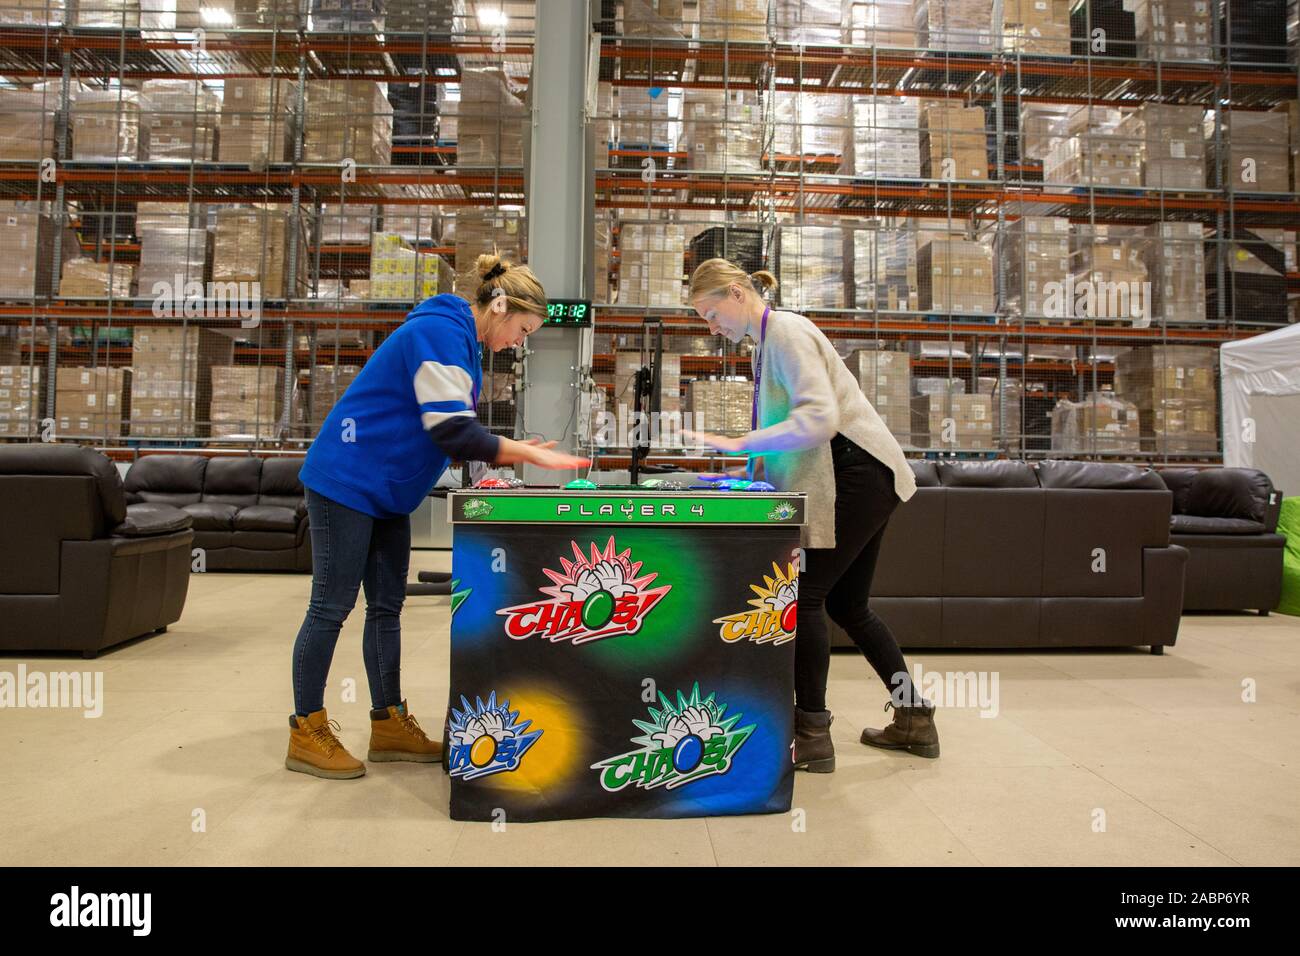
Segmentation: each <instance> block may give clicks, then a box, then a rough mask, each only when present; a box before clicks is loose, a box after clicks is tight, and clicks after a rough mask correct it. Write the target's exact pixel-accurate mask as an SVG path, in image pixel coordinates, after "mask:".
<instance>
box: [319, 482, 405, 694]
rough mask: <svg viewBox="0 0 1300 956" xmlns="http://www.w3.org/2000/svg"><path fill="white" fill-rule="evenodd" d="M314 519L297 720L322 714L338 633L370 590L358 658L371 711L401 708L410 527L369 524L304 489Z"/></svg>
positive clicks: (400, 521)
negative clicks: (366, 682)
mask: <svg viewBox="0 0 1300 956" xmlns="http://www.w3.org/2000/svg"><path fill="white" fill-rule="evenodd" d="M307 514H308V516H309V517H310V519H311V551H312V553H311V566H312V571H311V603H310V604H308V605H307V617H306V618H305V619H304V620H303V622H302V627H301V628H300V629H299V631H298V639H297V640H296V641H295V642H294V645H293V703H294V708H295V710H296V711H297V713H298V716H300V717H306V716H307V715H309V714H314V713H315V712H316V711H318V710H320V709H321V708H323V707H324V706H325V682H326V680H327V679H328V678H329V670H330V661H331V660H333V658H334V645H335V644H337V643H338V639H339V629H340V628H341V627H342V626H343V622H344V621H345V620H346V619H347V616H348V614H349V613H350V612H351V611H352V608H353V607H354V606H355V605H356V603H357V589H358V588H359V587H361V586H362V585H364V586H365V589H366V627H365V631H364V632H363V636H362V639H361V655H362V657H363V658H364V659H365V662H366V678H367V679H368V680H369V682H370V703H371V706H372V707H373V708H375V709H376V710H382V709H384V708H386V707H388V706H390V705H393V704H400V703H401V702H402V687H401V679H400V673H401V664H402V624H401V618H402V604H403V603H404V602H405V601H406V572H407V568H408V567H409V565H410V559H411V519H410V518H409V517H401V518H383V519H381V518H372V517H371V516H370V515H368V514H363V513H362V512H360V511H354V510H353V509H351V508H348V507H346V506H345V505H341V504H339V503H338V502H337V501H334V500H332V499H330V498H326V497H325V496H324V495H321V494H317V493H316V492H315V491H312V490H311V489H310V488H308V489H307Z"/></svg>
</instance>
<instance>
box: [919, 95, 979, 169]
mask: <svg viewBox="0 0 1300 956" xmlns="http://www.w3.org/2000/svg"><path fill="white" fill-rule="evenodd" d="M987 138H988V137H987V134H986V133H985V129H984V110H983V109H981V108H980V107H978V106H962V105H961V104H960V103H953V102H949V101H944V102H938V103H927V104H926V106H925V109H924V110H922V112H921V175H922V176H924V177H926V178H927V179H946V180H965V179H979V180H986V179H988V178H989V158H988V143H987Z"/></svg>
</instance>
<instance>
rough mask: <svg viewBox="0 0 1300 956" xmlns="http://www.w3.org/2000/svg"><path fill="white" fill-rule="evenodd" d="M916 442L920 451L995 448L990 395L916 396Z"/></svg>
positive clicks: (914, 429)
mask: <svg viewBox="0 0 1300 956" xmlns="http://www.w3.org/2000/svg"><path fill="white" fill-rule="evenodd" d="M912 442H913V444H915V445H916V446H917V447H918V448H943V449H948V450H965V451H974V450H982V449H989V448H993V447H994V442H993V405H992V401H991V399H990V398H989V396H987V395H948V396H942V395H917V396H914V397H913V398H912Z"/></svg>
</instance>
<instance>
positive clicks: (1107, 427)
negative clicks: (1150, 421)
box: [1052, 391, 1142, 455]
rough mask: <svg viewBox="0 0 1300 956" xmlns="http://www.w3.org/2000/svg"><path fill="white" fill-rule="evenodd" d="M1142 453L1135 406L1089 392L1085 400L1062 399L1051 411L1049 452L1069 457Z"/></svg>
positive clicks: (1109, 396) (1100, 393)
mask: <svg viewBox="0 0 1300 956" xmlns="http://www.w3.org/2000/svg"><path fill="white" fill-rule="evenodd" d="M1141 450H1142V441H1141V424H1140V421H1139V416H1138V409H1137V406H1136V405H1134V404H1133V403H1132V402H1126V401H1124V400H1123V399H1120V398H1118V397H1116V396H1115V395H1114V394H1113V393H1111V392H1106V391H1102V392H1090V393H1089V394H1088V396H1087V400H1086V401H1083V402H1071V401H1069V400H1067V399H1061V400H1060V401H1058V402H1057V403H1056V407H1055V408H1054V409H1052V451H1053V452H1057V453H1063V454H1071V455H1088V454H1095V453H1098V452H1109V453H1128V454H1136V453H1138V452H1140V451H1141Z"/></svg>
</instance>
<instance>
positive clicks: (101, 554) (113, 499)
mask: <svg viewBox="0 0 1300 956" xmlns="http://www.w3.org/2000/svg"><path fill="white" fill-rule="evenodd" d="M193 537H194V533H193V532H192V531H191V530H190V519H189V517H188V516H187V515H185V514H183V513H182V512H180V511H177V510H176V509H174V508H168V507H165V506H161V505H136V506H133V507H131V508H128V507H127V504H126V500H125V497H124V495H123V492H122V480H121V478H120V477H119V476H118V473H117V468H116V467H115V466H114V465H113V463H112V462H111V461H109V460H108V459H107V458H106V457H104V456H103V455H102V454H100V453H99V452H96V451H92V450H90V449H88V448H83V447H80V446H77V445H61V444H55V443H48V444H45V443H40V442H36V443H32V444H22V445H4V446H0V650H6V651H81V652H82V654H83V656H85V657H94V656H95V654H96V653H98V652H99V651H100V650H103V649H104V648H106V647H111V646H113V645H114V644H119V643H121V642H122V641H126V640H130V639H131V638H133V637H139V636H140V635H142V634H149V633H151V632H162V631H165V630H166V629H167V626H168V625H169V624H172V623H174V622H175V621H177V620H179V619H180V616H181V611H182V610H183V609H184V607H185V597H186V595H187V593H188V592H189V584H190V544H191V541H192V540H193Z"/></svg>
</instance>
